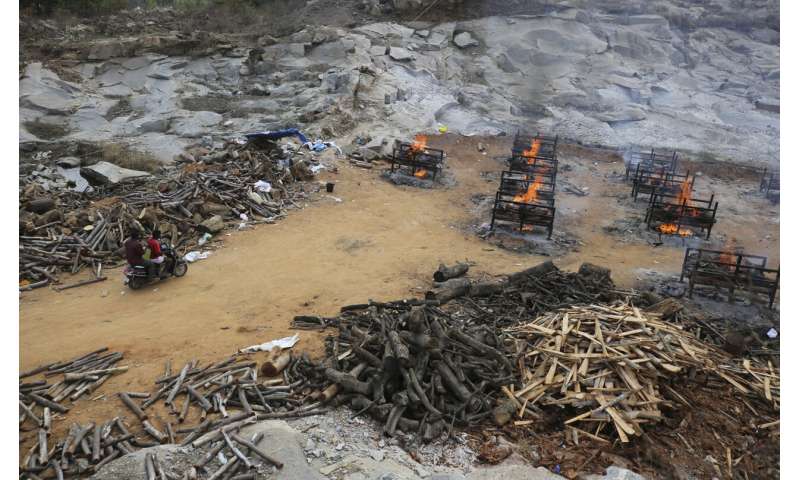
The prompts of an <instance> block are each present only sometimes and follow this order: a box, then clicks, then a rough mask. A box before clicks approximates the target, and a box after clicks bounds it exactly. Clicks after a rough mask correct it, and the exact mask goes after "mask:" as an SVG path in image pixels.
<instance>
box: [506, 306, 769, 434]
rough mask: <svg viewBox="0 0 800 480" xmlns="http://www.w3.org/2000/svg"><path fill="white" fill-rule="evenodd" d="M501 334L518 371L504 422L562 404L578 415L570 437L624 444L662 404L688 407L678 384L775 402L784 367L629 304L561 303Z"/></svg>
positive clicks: (528, 418)
mask: <svg viewBox="0 0 800 480" xmlns="http://www.w3.org/2000/svg"><path fill="white" fill-rule="evenodd" d="M507 332H508V333H510V334H511V335H512V336H513V337H514V338H515V340H516V344H517V346H518V348H519V350H518V352H517V356H516V358H517V367H518V369H519V372H520V373H519V382H518V383H517V384H516V387H515V385H513V384H511V385H507V386H504V387H503V392H504V394H505V395H506V397H507V399H506V401H505V402H504V403H503V404H502V405H501V406H500V407H498V410H499V411H501V412H504V413H505V415H500V416H495V418H496V419H499V421H500V423H506V422H509V421H511V420H513V419H516V420H515V424H516V425H528V424H531V423H533V422H535V421H536V420H537V419H539V418H541V415H543V414H545V410H546V409H547V407H561V408H567V410H566V411H567V412H572V413H574V415H570V416H569V418H567V419H566V420H565V421H564V425H565V427H566V428H567V429H569V430H570V431H571V432H572V434H573V435H575V436H585V437H589V438H592V439H595V440H599V441H602V442H608V443H610V442H613V441H614V439H615V438H619V439H620V440H621V441H622V442H623V443H626V442H629V441H630V439H631V437H634V436H639V435H641V434H642V429H643V427H646V426H647V425H648V424H651V423H655V422H659V421H660V420H662V409H664V408H674V407H677V406H678V404H683V405H684V406H686V407H689V408H691V404H690V403H689V402H688V401H687V400H686V399H685V398H684V397H683V396H681V395H680V393H678V391H676V389H675V388H674V385H675V384H676V382H681V381H683V380H686V379H692V380H695V379H697V378H698V377H706V381H707V382H708V381H711V380H708V377H711V378H715V379H721V380H723V381H724V382H725V383H727V384H729V385H731V386H733V387H734V389H735V391H736V392H738V393H739V394H741V395H743V396H745V397H746V398H747V399H757V400H764V401H765V402H766V403H767V404H768V405H769V406H771V407H772V408H774V409H775V410H776V411H778V410H779V408H780V399H779V391H780V380H779V375H780V372H779V371H778V369H777V368H775V367H774V366H773V365H771V363H765V364H761V363H760V362H759V364H756V363H755V361H754V360H744V361H742V360H734V359H732V358H731V357H730V356H729V355H728V354H727V353H725V352H724V351H722V350H720V349H718V348H717V347H715V346H713V345H710V344H708V343H705V342H702V341H700V340H698V339H697V338H695V336H694V335H693V334H692V333H691V332H688V331H686V330H684V329H683V328H682V327H681V326H680V325H677V324H672V323H668V322H666V321H663V320H661V319H660V318H658V317H657V316H655V315H652V314H649V313H646V312H642V311H640V310H639V309H638V308H636V307H633V306H630V305H628V304H618V305H614V306H608V305H588V306H577V307H571V308H567V309H562V310H559V311H556V312H551V313H548V314H545V315H542V316H540V317H538V318H536V319H535V320H534V321H532V322H529V323H525V324H521V325H519V326H516V327H511V328H509V329H507ZM720 386H722V385H720Z"/></svg>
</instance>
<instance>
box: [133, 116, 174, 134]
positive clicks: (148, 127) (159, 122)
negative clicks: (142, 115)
mask: <svg viewBox="0 0 800 480" xmlns="http://www.w3.org/2000/svg"><path fill="white" fill-rule="evenodd" d="M167 130H169V120H167V119H166V118H160V119H156V120H148V121H146V122H142V123H141V124H140V125H139V132H141V133H151V132H156V133H164V132H166V131H167Z"/></svg>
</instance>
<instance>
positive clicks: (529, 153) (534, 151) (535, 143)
mask: <svg viewBox="0 0 800 480" xmlns="http://www.w3.org/2000/svg"><path fill="white" fill-rule="evenodd" d="M541 146H542V141H541V140H539V139H538V138H534V139H533V140H531V148H530V149H529V150H523V152H522V156H523V157H528V159H529V160H528V165H533V162H534V160H533V158H534V157H535V156H536V155H538V154H539V147H541Z"/></svg>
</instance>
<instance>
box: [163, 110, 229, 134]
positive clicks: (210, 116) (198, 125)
mask: <svg viewBox="0 0 800 480" xmlns="http://www.w3.org/2000/svg"><path fill="white" fill-rule="evenodd" d="M221 121H222V115H220V114H219V113H215V112H193V113H192V114H191V115H190V116H188V117H183V118H179V119H176V120H174V121H173V122H172V131H173V132H175V134H176V135H178V136H181V137H186V138H198V137H202V136H203V135H206V134H208V133H209V130H210V127H213V126H216V125H218V124H219V123H220V122H221Z"/></svg>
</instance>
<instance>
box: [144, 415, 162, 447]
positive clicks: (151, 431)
mask: <svg viewBox="0 0 800 480" xmlns="http://www.w3.org/2000/svg"><path fill="white" fill-rule="evenodd" d="M142 427H143V428H144V431H145V432H147V434H148V435H150V436H151V437H153V438H154V439H156V441H158V443H164V442H165V441H166V440H167V435H166V434H164V433H163V432H161V431H160V430H158V429H157V428H156V427H154V426H153V425H152V424H151V423H150V422H149V421H147V420H142Z"/></svg>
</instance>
